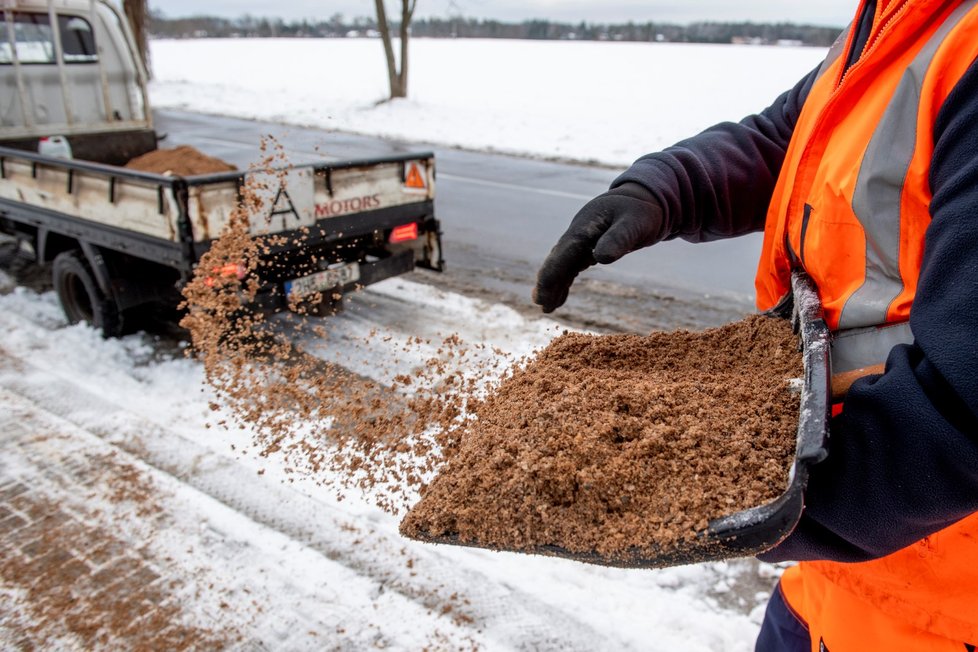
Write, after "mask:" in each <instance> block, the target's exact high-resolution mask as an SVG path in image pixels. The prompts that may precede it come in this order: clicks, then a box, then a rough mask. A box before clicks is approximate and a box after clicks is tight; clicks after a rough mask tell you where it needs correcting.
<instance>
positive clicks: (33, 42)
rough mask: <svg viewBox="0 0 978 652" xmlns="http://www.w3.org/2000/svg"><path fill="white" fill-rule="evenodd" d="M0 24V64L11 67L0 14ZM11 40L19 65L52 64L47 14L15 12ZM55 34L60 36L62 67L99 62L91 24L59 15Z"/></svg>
mask: <svg viewBox="0 0 978 652" xmlns="http://www.w3.org/2000/svg"><path fill="white" fill-rule="evenodd" d="M0 15H2V16H3V23H2V24H0V29H2V30H3V37H4V38H3V40H2V41H0V64H11V63H13V57H12V55H11V47H10V41H9V30H8V28H7V14H6V12H0ZM13 18H14V39H15V42H16V47H17V60H18V61H20V63H54V62H55V61H54V33H53V32H52V30H51V21H49V20H48V15H47V14H36V13H27V12H14V13H13ZM58 31H59V32H60V33H61V50H62V52H63V53H64V61H65V63H91V62H93V61H98V54H97V53H96V50H95V33H94V32H93V31H92V26H91V24H90V23H89V22H88V21H87V20H85V19H84V18H82V17H80V16H66V15H63V14H58Z"/></svg>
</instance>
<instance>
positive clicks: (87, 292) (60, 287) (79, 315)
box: [51, 251, 122, 337]
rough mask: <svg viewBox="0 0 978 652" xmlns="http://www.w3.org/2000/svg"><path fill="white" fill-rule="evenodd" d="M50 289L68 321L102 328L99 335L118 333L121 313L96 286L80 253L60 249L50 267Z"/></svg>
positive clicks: (112, 301)
mask: <svg viewBox="0 0 978 652" xmlns="http://www.w3.org/2000/svg"><path fill="white" fill-rule="evenodd" d="M51 275H52V277H53V280H54V291H55V292H57V293H58V300H59V301H60V302H61V308H62V309H63V310H64V311H65V316H66V317H68V322H69V323H71V324H77V323H78V322H80V321H85V322H88V323H89V324H91V325H92V326H94V327H95V328H97V329H98V330H100V331H102V337H119V336H120V335H122V313H121V312H120V310H119V306H118V305H116V302H115V301H114V300H113V299H112V298H111V297H106V296H104V295H103V294H102V290H101V289H99V286H98V283H96V282H95V277H94V276H93V275H92V272H91V270H90V269H89V267H88V263H87V262H86V261H85V259H84V257H83V255H82V254H81V253H79V252H78V251H63V252H61V253H60V254H58V255H57V256H55V258H54V264H53V265H52V266H51Z"/></svg>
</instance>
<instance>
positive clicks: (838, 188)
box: [756, 0, 978, 649]
mask: <svg viewBox="0 0 978 652" xmlns="http://www.w3.org/2000/svg"><path fill="white" fill-rule="evenodd" d="M855 31H856V30H855V29H852V30H850V32H849V33H848V35H847V37H846V38H844V39H842V40H840V42H838V43H837V44H836V46H835V47H833V48H832V50H831V51H830V53H829V56H828V58H827V59H826V61H825V62H824V64H823V65H822V67H821V68H820V70H819V72H818V77H817V79H816V81H815V82H814V84H813V85H812V87H811V90H810V92H809V93H808V96H807V98H806V100H805V103H804V106H803V109H802V111H801V113H800V115H799V117H798V120H797V123H796V125H795V127H794V130H793V132H792V136H791V141H790V144H789V146H788V149H787V152H786V155H785V159H784V163H783V167H782V168H781V173H780V176H779V178H778V182H777V184H776V187H775V190H774V194H773V197H772V200H771V203H770V206H769V209H768V214H767V219H766V223H765V237H764V246H763V252H762V255H761V259H760V263H759V267H758V273H757V278H756V288H757V302H758V306H759V307H760V308H761V309H768V308H771V307H773V306H774V305H775V304H776V303H777V302H778V301H779V300H780V299H781V298H782V297H783V296H784V295H785V294H786V293H787V292H789V290H790V283H789V278H790V273H791V269H792V268H793V267H795V266H800V267H803V268H804V269H805V270H806V271H807V272H808V273H809V274H810V275H811V276H812V278H813V279H814V280H815V283H816V284H817V286H818V288H819V293H820V295H821V298H822V301H823V303H824V306H825V316H826V320H827V322H828V324H829V326H830V327H831V328H832V329H834V330H836V331H837V339H836V342H837V343H838V347H837V348H838V351H835V350H834V351H833V363H834V365H835V368H834V371H844V370H848V369H855V368H859V367H861V366H869V365H872V364H875V363H879V362H883V361H884V360H885V358H886V355H887V353H888V352H889V350H890V349H891V348H892V347H893V345H894V344H897V343H900V342H906V343H909V342H912V341H913V334H912V333H911V331H910V328H909V323H908V320H909V319H910V315H911V310H912V307H913V303H914V298H915V294H916V291H917V282H918V277H919V274H920V270H921V263H922V260H923V257H924V253H925V251H924V248H925V233H926V231H927V228H928V226H929V225H930V223H931V213H930V205H931V199H932V196H931V186H930V178H929V174H930V170H931V160H932V156H933V154H934V140H933V135H934V125H935V120H936V119H937V116H938V113H939V111H940V109H941V107H942V106H943V105H944V102H945V100H946V99H947V97H948V95H949V93H950V92H951V91H952V89H954V88H955V85H956V84H957V82H958V81H959V80H960V79H961V77H962V75H963V74H964V73H965V72H966V71H967V70H968V68H969V67H970V66H971V65H972V63H973V62H975V60H976V57H978V1H975V0H972V1H970V2H949V1H947V0H921V1H907V0H903V1H898V0H894V1H892V2H890V3H888V5H887V6H886V7H885V8H884V9H882V10H880V11H878V13H877V15H876V16H875V19H874V23H873V29H872V31H871V33H870V36H869V39H868V42H867V44H866V47H865V49H864V50H863V51H862V54H861V56H860V57H859V58H858V60H857V61H856V63H854V64H853V65H851V67H848V69H847V62H849V60H850V57H849V56H848V54H849V49H850V48H851V41H852V39H853V38H854V37H853V34H854V32H855ZM975 128H976V129H978V125H975ZM976 156H978V152H976ZM974 219H976V220H978V207H976V213H975V215H974ZM974 246H976V247H978V242H976V243H975V244H974ZM964 309H972V310H976V309H978V307H964ZM974 337H975V339H976V341H978V333H974ZM976 355H978V347H976ZM909 434H910V435H911V436H912V434H913V433H909ZM972 434H976V435H978V433H972ZM879 445H881V446H882V445H885V442H880V443H879ZM830 456H831V455H830ZM906 472H907V473H913V469H912V468H908V469H906ZM899 480H900V479H899V477H894V478H893V482H899ZM894 489H896V487H894ZM796 576H801V577H804V579H805V582H808V585H809V588H811V586H813V585H817V584H818V583H830V584H832V585H834V586H838V587H841V588H843V589H844V590H846V591H848V592H849V593H851V594H853V595H855V596H857V597H859V598H861V599H863V600H865V601H866V602H867V603H870V604H872V605H873V606H874V607H875V608H876V609H878V610H880V611H881V612H883V613H886V614H888V615H889V616H891V617H893V618H894V619H897V620H899V621H901V622H904V623H909V624H911V625H912V626H913V627H917V628H920V629H922V630H925V631H928V632H933V633H935V634H938V635H940V636H945V637H947V638H950V639H953V640H957V641H966V642H972V643H975V642H978V516H972V517H968V518H965V519H964V520H962V521H959V522H958V523H956V524H954V525H952V526H950V527H948V528H946V529H945V530H942V531H941V532H938V533H937V534H934V535H932V536H930V537H927V538H926V539H924V540H923V541H921V542H919V543H917V544H915V545H912V546H910V547H908V548H904V549H903V550H900V551H898V552H895V553H892V554H890V555H888V556H886V557H883V558H881V559H877V560H873V561H867V562H861V563H854V564H842V563H836V562H805V563H803V564H801V565H800V567H799V568H798V569H797V570H795V569H792V571H790V573H789V575H788V577H787V580H788V581H786V582H785V583H784V584H783V588H784V590H785V597H786V599H787V601H788V603H789V604H794V606H796V607H797V606H798V605H802V604H806V601H805V598H804V596H803V595H802V588H801V587H802V586H803V584H802V583H798V582H797V581H796V580H795V578H796ZM816 593H818V591H816ZM801 615H802V616H803V617H805V615H806V614H804V613H802V614H801ZM843 617H844V618H846V619H850V620H851V626H852V627H856V628H858V619H859V616H858V614H853V613H849V614H845V615H844V616H843ZM830 648H831V646H830ZM962 649H963V648H962Z"/></svg>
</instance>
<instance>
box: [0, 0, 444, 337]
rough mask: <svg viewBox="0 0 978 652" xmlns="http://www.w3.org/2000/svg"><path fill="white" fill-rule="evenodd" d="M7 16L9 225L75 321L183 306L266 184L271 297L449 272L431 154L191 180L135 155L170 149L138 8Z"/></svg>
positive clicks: (1, 187)
mask: <svg viewBox="0 0 978 652" xmlns="http://www.w3.org/2000/svg"><path fill="white" fill-rule="evenodd" d="M0 16H2V18H3V21H2V22H3V26H4V33H5V37H0V89H2V95H0V232H2V233H5V234H7V235H8V236H13V237H14V238H17V239H18V240H20V241H21V242H22V244H23V246H24V248H26V249H27V250H29V251H30V252H32V254H33V256H34V257H35V258H36V260H37V262H39V263H49V262H50V263H52V264H51V269H52V276H53V283H54V288H55V291H56V292H57V294H58V298H59V300H60V302H61V304H62V307H63V308H64V311H65V314H66V315H67V317H68V319H69V320H70V321H71V322H72V323H74V322H78V321H82V320H84V321H88V322H90V323H92V324H93V325H95V326H96V327H97V328H99V329H101V331H102V332H103V334H104V335H106V336H115V335H119V334H121V333H123V332H124V331H125V329H126V325H127V317H129V316H131V315H133V314H135V313H136V311H139V310H140V309H141V308H142V307H144V306H147V305H153V304H158V303H164V304H171V305H176V304H177V303H178V302H179V300H180V295H179V290H180V288H181V287H182V285H183V284H184V283H186V282H187V281H188V280H189V278H190V277H191V275H192V274H193V270H194V267H195V264H196V263H197V261H198V260H199V258H200V256H201V254H203V252H205V251H206V250H207V249H208V248H209V246H210V244H211V242H212V241H213V239H214V238H216V237H218V236H219V235H220V234H221V232H222V229H223V228H224V226H225V225H226V224H227V221H228V218H229V216H230V215H231V213H232V211H233V210H234V209H235V206H236V205H237V203H238V202H239V201H240V199H241V196H242V189H243V188H246V187H256V186H262V187H264V190H263V191H262V193H261V201H259V202H258V204H259V205H258V206H257V208H256V210H255V211H254V219H252V222H251V223H252V227H251V229H252V233H253V234H254V235H256V236H263V235H274V236H277V237H275V238H274V239H273V242H275V243H276V244H275V245H274V246H273V247H271V248H270V251H269V252H268V254H267V255H268V256H269V257H272V258H274V264H268V265H262V266H261V268H260V270H261V271H260V272H256V273H258V274H260V278H259V279H258V280H259V282H260V284H261V290H260V292H259V294H258V298H257V299H256V304H257V307H259V308H261V309H269V310H276V309H282V308H284V307H286V306H287V305H288V303H289V298H290V296H291V298H292V299H295V298H296V297H297V296H298V297H300V298H301V296H302V295H304V294H312V293H323V294H324V295H325V296H333V295H337V296H339V295H342V293H343V292H344V291H348V290H350V289H352V288H355V287H358V286H364V285H368V284H370V283H373V282H376V281H379V280H382V279H384V278H388V277H391V276H394V275H397V274H401V273H404V272H407V271H410V270H412V269H414V268H415V267H416V266H418V267H425V268H429V269H433V270H437V271H441V270H442V269H443V265H444V263H443V259H442V254H441V231H440V225H439V222H438V220H437V219H435V216H434V186H435V165H434V156H433V155H432V154H431V153H428V152H424V153H417V154H406V155H400V156H391V157H386V158H373V159H369V160H352V161H322V162H317V163H311V164H304V165H299V166H295V167H290V168H287V169H284V170H280V171H250V172H228V173H219V174H207V175H199V176H186V177H182V176H176V175H171V174H166V175H161V174H152V173H146V172H139V171H135V170H131V169H128V168H125V167H121V165H123V164H124V163H125V162H127V161H129V160H131V159H132V158H134V157H136V156H139V155H141V154H144V153H147V152H149V151H152V150H154V149H156V147H157V136H156V133H155V131H154V130H153V127H152V120H151V114H150V111H149V102H148V94H147V90H146V72H145V70H144V69H143V66H142V63H141V61H140V58H139V56H138V54H137V52H136V50H135V46H134V44H133V38H132V35H131V34H130V31H129V28H128V25H127V23H126V21H125V19H124V18H123V17H122V16H121V15H120V14H119V12H118V11H117V10H116V8H115V7H113V6H112V5H111V4H110V3H108V2H106V1H105V0H57V1H55V0H6V2H5V3H4V5H3V10H2V11H0ZM257 145H258V144H257V143H256V151H257ZM256 177H257V178H256Z"/></svg>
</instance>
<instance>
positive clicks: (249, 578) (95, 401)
mask: <svg viewBox="0 0 978 652" xmlns="http://www.w3.org/2000/svg"><path fill="white" fill-rule="evenodd" d="M11 285H12V284H11V283H10V282H9V279H6V278H4V276H3V274H2V272H0V288H3V289H2V290H0V292H6V294H2V295H0V329H2V330H3V332H4V335H5V336H4V340H3V342H2V343H0V360H2V361H3V364H0V392H6V394H4V396H3V398H2V400H3V401H4V407H3V409H2V410H0V412H3V413H4V414H3V415H0V416H2V417H4V418H7V419H9V418H13V416H14V414H13V411H14V410H20V411H28V410H30V408H31V406H32V405H34V406H43V410H44V411H46V412H45V415H42V416H37V417H36V419H41V420H42V421H43V422H44V423H46V424H48V426H47V427H49V428H52V429H54V430H56V431H57V430H58V428H59V426H58V424H59V423H60V424H61V425H60V432H61V434H62V436H63V437H65V438H66V439H65V441H69V440H70V441H73V442H74V443H73V444H71V446H75V447H81V448H85V447H86V446H87V447H89V449H90V450H92V451H95V449H99V450H101V449H100V448H99V447H102V448H105V447H114V449H116V450H117V451H119V452H118V454H119V455H124V456H126V457H125V460H129V461H128V462H126V464H127V465H129V466H131V465H136V466H138V467H139V468H140V469H147V471H146V473H150V474H151V477H150V480H151V482H150V484H152V485H153V486H157V487H159V492H160V498H159V501H160V504H161V505H163V506H164V508H165V509H170V510H173V514H174V515H173V516H172V517H171V521H170V524H169V525H168V527H167V529H166V531H165V532H164V533H162V534H163V535H162V536H161V533H159V532H157V534H156V535H155V536H154V535H152V534H151V533H152V527H149V528H148V529H147V526H146V525H145V524H140V523H138V522H137V521H138V519H136V517H135V516H133V515H132V514H128V516H127V518H129V519H132V520H133V523H131V524H130V525H129V526H127V527H126V528H124V529H125V530H126V532H127V536H129V537H130V538H132V537H139V536H143V535H141V534H140V532H142V531H143V530H146V531H147V534H145V536H146V537H148V538H147V540H146V541H145V542H142V543H141V546H145V548H143V547H141V548H140V549H141V550H144V553H145V554H149V552H145V551H150V552H152V553H153V554H155V555H156V558H159V559H165V560H167V561H166V562H165V563H164V562H160V563H159V565H157V566H155V567H154V568H155V569H156V570H155V572H156V573H157V574H164V578H165V577H166V573H167V571H166V568H180V565H181V564H184V563H186V564H190V568H198V567H199V570H196V571H194V572H192V573H190V572H187V573H184V574H183V575H184V576H183V577H182V578H181V581H182V582H184V583H186V582H194V581H196V582H200V583H202V584H203V586H200V587H198V593H197V598H196V599H195V598H194V597H193V590H192V589H193V587H192V586H191V587H190V588H189V589H186V591H185V594H186V596H187V597H185V598H184V600H183V603H184V606H185V608H186V609H188V610H189V611H190V612H191V614H193V612H194V611H195V610H197V611H200V613H199V614H197V615H198V616H199V618H201V619H203V618H205V617H206V616H208V615H209V617H211V618H212V620H213V619H214V618H217V619H218V621H219V622H222V623H224V624H226V625H227V624H230V625H233V626H234V628H235V631H237V632H238V633H239V634H240V635H241V636H243V637H244V640H246V641H248V640H252V641H256V642H257V641H261V642H262V645H263V646H266V647H270V648H272V649H275V648H276V645H275V642H276V641H279V642H282V641H285V640H287V641H288V644H287V645H286V647H288V648H289V649H363V645H365V643H364V642H365V641H367V642H372V644H375V645H381V646H382V647H384V648H385V649H403V650H412V649H420V648H421V647H423V646H424V645H430V646H431V649H449V648H451V649H458V647H459V646H465V647H469V646H471V645H475V646H477V647H478V648H479V649H485V650H512V649H525V650H530V649H533V650H550V649H552V650H597V649H609V650H610V649H615V650H627V649H635V650H638V649H642V650H662V651H666V650H669V651H673V650H694V649H702V650H724V651H736V650H749V649H752V641H753V637H754V635H755V633H756V629H757V625H758V622H759V618H760V614H761V613H762V612H761V609H762V606H763V603H764V600H765V599H766V597H767V591H768V590H769V589H770V587H771V584H772V582H773V578H774V577H776V574H777V569H775V568H773V567H771V566H767V565H762V564H758V563H757V562H753V561H746V560H744V561H736V562H730V563H713V564H703V565H696V566H687V567H681V568H674V569H666V570H657V571H634V570H618V569H606V568H600V567H592V566H587V565H584V564H579V563H576V562H569V561H562V560H554V559H549V558H542V557H531V556H523V555H514V554H505V553H489V552H485V551H477V550H469V549H460V548H459V549H457V548H451V547H440V546H431V545H424V544H418V543H414V542H411V541H408V540H404V539H402V538H401V537H400V536H399V535H398V533H397V522H396V520H395V519H394V518H393V517H391V516H389V515H387V514H385V513H383V512H381V511H379V510H378V509H376V508H374V507H371V506H370V505H368V504H367V503H365V502H363V501H359V500H357V499H356V497H350V498H348V499H347V500H345V501H343V502H337V501H336V499H335V498H334V495H333V492H332V491H331V490H326V489H322V488H320V487H318V486H317V485H316V483H315V482H313V481H312V479H310V478H303V477H296V476H295V475H294V474H289V473H288V471H287V469H286V468H284V465H283V463H282V462H281V460H278V459H276V458H274V457H272V458H260V457H255V456H253V455H250V454H249V453H247V452H242V445H244V444H247V442H248V440H249V437H250V435H249V433H248V432H245V431H227V430H223V429H221V428H214V427H208V424H213V422H214V421H215V415H214V414H213V412H211V410H210V409H209V407H208V403H209V402H210V401H211V400H212V399H213V397H212V395H211V394H210V392H209V390H207V389H206V388H204V386H203V385H202V383H203V370H202V367H201V365H200V364H198V363H197V362H195V361H193V360H189V359H186V358H185V357H183V356H182V355H180V354H179V351H170V350H169V349H168V348H167V347H165V346H161V344H160V342H158V341H155V340H154V339H153V338H152V337H150V336H147V335H145V334H143V335H133V336H129V337H126V338H123V339H121V340H103V339H101V338H100V337H99V336H98V335H97V333H96V332H95V331H94V330H92V329H91V328H89V327H87V326H84V325H76V326H68V325H66V323H65V321H64V317H63V315H62V314H61V310H60V308H59V306H58V305H57V301H56V299H55V297H54V296H53V294H51V293H47V294H40V295H38V294H36V293H34V292H33V291H31V290H27V289H25V288H14V289H11ZM415 304H417V305H415ZM421 315H423V319H424V322H425V324H426V326H425V329H426V330H428V331H429V332H430V333H432V334H434V333H437V332H439V331H440V332H458V333H459V335H460V336H461V337H462V338H464V339H466V340H468V341H472V342H483V343H485V344H488V345H490V346H495V347H499V348H500V349H501V350H502V351H504V352H506V353H510V354H520V353H523V352H525V351H526V350H528V349H529V348H530V347H532V346H535V345H540V344H542V343H544V342H546V341H547V340H548V339H549V338H550V337H552V335H553V333H554V332H555V328H554V325H553V323H551V322H549V321H548V320H545V319H537V320H528V319H525V318H523V317H521V316H519V315H518V314H516V313H515V312H513V311H511V310H509V309H508V308H505V307H501V306H498V305H489V304H486V303H483V302H481V301H477V300H473V299H469V298H466V297H462V296H459V295H455V294H450V293H443V292H437V293H434V294H433V293H432V290H431V289H430V288H428V287H424V286H417V285H415V284H413V283H411V282H409V281H405V280H402V279H394V280H390V281H386V282H384V283H381V284H378V285H377V286H374V287H373V289H370V290H367V291H365V292H363V293H361V294H359V295H357V296H355V297H352V299H351V305H350V306H349V307H348V309H347V310H346V312H345V313H344V314H342V315H340V316H338V317H337V318H335V324H334V325H333V326H331V327H330V331H331V332H332V333H334V334H336V335H337V336H339V337H340V338H341V339H342V340H343V341H347V342H351V343H353V342H356V341H361V340H364V339H375V338H366V335H367V334H368V333H369V331H370V330H373V329H381V330H382V331H386V332H388V333H390V334H391V335H392V336H393V337H395V338H404V337H407V336H409V335H415V334H417V333H416V331H417V326H418V321H420V319H421V318H420V316H421ZM365 355H366V356H367V358H369V357H370V356H371V355H379V356H383V355H384V352H383V351H375V352H373V353H371V352H369V351H367V352H366V353H365ZM419 355H423V352H419ZM416 362H417V363H419V364H420V363H421V362H422V360H421V359H418V360H417V361H416ZM202 388H203V391H202ZM39 409H40V408H39ZM25 413H26V412H25ZM42 417H43V418H42ZM36 419H35V420H36ZM2 420H3V419H0V421H2ZM75 430H78V431H79V432H77V433H76V432H75ZM71 437H74V439H71ZM45 441H46V440H45ZM86 441H87V442H89V443H88V444H85V442H86ZM232 444H234V445H235V446H236V449H237V450H232ZM35 445H46V446H49V447H50V446H53V445H54V444H51V443H43V442H42V443H41V444H35ZM66 445H67V444H66ZM69 448H70V446H69ZM81 448H80V449H81ZM80 449H79V450H80ZM3 450H5V451H6V452H5V454H4V455H5V456H3V457H2V459H0V470H3V471H4V472H5V473H10V472H11V467H10V465H11V464H14V470H15V471H16V472H20V473H27V472H28V471H24V470H23V469H22V468H21V467H24V468H26V467H28V466H29V464H28V463H27V462H17V463H15V462H12V461H11V460H12V459H13V457H12V456H14V455H15V453H16V452H17V451H21V450H23V447H21V448H17V447H13V448H11V447H10V446H9V444H8V445H5V448H4V449H3ZM64 454H65V455H67V453H64ZM93 454H94V453H93ZM41 457H42V458H43V455H41ZM153 474H155V475H153ZM39 477H40V476H39ZM0 484H2V483H0ZM50 498H51V499H53V500H56V501H57V500H59V496H58V495H57V492H56V491H55V492H54V495H52V496H50ZM60 498H61V499H63V502H64V503H65V504H70V503H71V502H72V500H71V499H72V498H73V497H71V496H68V495H64V496H61V497H60ZM76 500H77V499H76ZM161 509H162V508H161ZM188 514H190V515H189V516H188ZM106 518H107V517H106ZM105 527H107V528H118V527H120V526H119V525H118V523H117V522H116V523H112V522H111V521H110V522H107V525H106V526H105ZM191 550H193V551H196V552H194V553H193V554H188V552H189V551H191ZM208 555H210V556H212V558H208ZM170 572H176V571H175V570H171V571H170ZM192 578H196V579H192ZM201 595H203V596H204V598H201V597H200V596H201ZM208 596H210V598H213V599H210V598H208ZM214 596H216V598H215V597H214ZM205 598H208V599H206V600H205ZM243 598H247V600H245V602H246V603H247V604H248V605H251V606H249V607H248V609H249V610H250V611H249V613H251V612H254V613H253V614H252V615H251V616H250V617H249V616H248V614H242V613H234V614H231V613H229V614H228V616H227V618H226V619H224V620H220V611H219V610H218V611H217V612H216V614H217V615H216V616H215V615H214V613H212V612H213V602H214V599H217V600H221V601H223V602H222V604H226V603H230V604H237V602H235V600H238V599H243ZM195 600H196V601H195ZM208 610H210V611H208ZM2 615H3V614H2V613H0V616H2ZM0 620H2V619H0ZM273 623H277V625H274V626H273ZM275 627H277V629H275ZM2 629H3V628H2V627H0V639H2V634H3V631H2ZM307 629H308V630H309V632H310V635H309V636H305V631H306V630H307ZM290 630H291V631H292V632H293V634H294V632H295V631H298V630H301V631H302V632H303V636H298V635H290V634H289V632H290ZM289 636H291V637H289ZM283 637H287V638H283ZM259 647H261V646H259ZM243 649H251V648H249V647H248V646H247V645H245V646H244V648H243ZM262 649H264V648H262Z"/></svg>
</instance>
